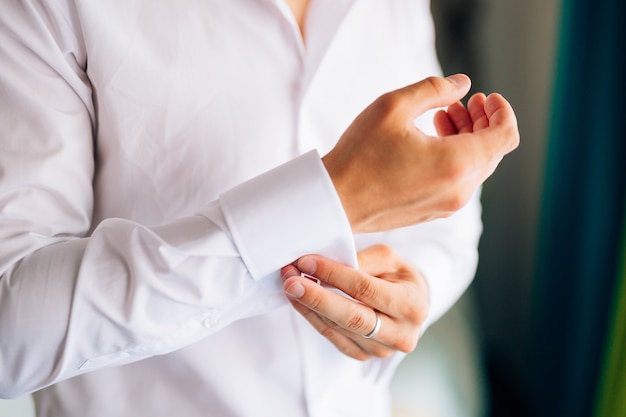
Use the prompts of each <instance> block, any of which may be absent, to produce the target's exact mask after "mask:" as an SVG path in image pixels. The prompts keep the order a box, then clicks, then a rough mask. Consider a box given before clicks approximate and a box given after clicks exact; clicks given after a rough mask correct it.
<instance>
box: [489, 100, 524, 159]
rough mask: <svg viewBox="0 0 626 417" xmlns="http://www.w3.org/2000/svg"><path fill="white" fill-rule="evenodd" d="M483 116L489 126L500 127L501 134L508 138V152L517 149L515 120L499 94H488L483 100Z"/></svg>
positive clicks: (512, 112)
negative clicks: (484, 115) (487, 119)
mask: <svg viewBox="0 0 626 417" xmlns="http://www.w3.org/2000/svg"><path fill="white" fill-rule="evenodd" d="M485 114H486V115H487V117H488V118H489V125H490V126H498V127H500V128H501V129H502V130H503V132H502V134H503V135H504V136H505V137H507V138H509V141H508V148H507V150H508V152H511V151H512V150H513V149H515V148H517V146H518V145H519V131H518V128H517V118H516V117H515V112H514V111H513V108H512V107H511V105H510V104H509V102H508V101H506V100H505V99H504V97H502V96H501V95H500V94H497V93H493V94H489V96H488V97H487V99H486V100H485Z"/></svg>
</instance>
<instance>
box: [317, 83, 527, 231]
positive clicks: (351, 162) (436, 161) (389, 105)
mask: <svg viewBox="0 0 626 417" xmlns="http://www.w3.org/2000/svg"><path fill="white" fill-rule="evenodd" d="M469 88H470V80H469V78H468V77H467V76H465V75H461V74H458V75H454V76H452V77H448V78H438V77H430V78H427V79H425V80H422V81H420V82H418V83H415V84H412V85H409V86H407V87H404V88H401V89H399V90H395V91H392V92H389V93H387V94H384V95H382V96H381V97H379V98H378V99H377V100H375V101H374V102H373V103H372V104H371V105H370V106H368V107H367V108H366V109H365V110H364V111H363V112H362V113H361V114H360V115H359V116H357V118H356V119H355V120H354V122H352V124H351V125H350V126H349V127H348V129H347V130H346V131H345V132H344V133H343V135H342V136H341V138H340V139H339V141H338V142H337V144H336V145H335V147H334V148H333V149H332V150H331V151H330V152H329V153H328V154H326V155H325V156H324V157H323V158H322V160H323V162H324V165H325V167H326V169H327V170H328V173H329V174H330V177H331V179H332V181H333V184H334V185H335V188H336V189H337V192H338V194H339V197H340V199H341V202H342V204H343V206H344V209H345V211H346V214H347V216H348V220H349V221H350V224H351V226H352V230H353V232H354V233H365V232H376V231H383V230H389V229H393V228H397V227H403V226H409V225H413V224H416V223H421V222H426V221H430V220H434V219H437V218H442V217H448V216H450V215H452V214H453V213H454V212H456V211H457V210H459V209H460V208H461V207H463V206H464V205H465V204H466V203H467V202H468V201H469V199H470V197H471V195H472V194H473V193H474V192H475V191H476V189H477V188H478V187H479V186H480V185H481V184H482V183H483V182H484V181H485V180H486V179H487V178H488V177H489V176H490V175H491V174H492V173H493V172H494V171H495V169H496V167H497V166H498V164H499V163H500V161H501V160H502V158H503V157H504V155H506V154H507V153H509V152H511V151H512V150H514V149H515V148H516V147H517V146H518V144H519V133H518V129H517V121H516V118H515V113H514V112H513V109H512V108H511V106H510V105H509V103H508V102H507V101H506V100H505V99H504V98H503V97H502V96H500V95H499V94H491V95H489V96H488V97H485V95H484V94H476V95H474V96H472V97H471V98H470V100H469V102H468V105H467V109H466V108H465V107H464V106H463V105H462V104H461V103H460V102H459V100H460V99H461V98H462V97H463V96H465V95H466V94H467V92H468V91H469ZM443 106H449V107H448V109H447V111H443V110H442V111H440V112H439V113H437V115H436V117H435V127H436V128H437V132H438V133H439V135H440V137H434V136H429V135H426V134H424V133H423V132H422V131H420V130H419V129H417V128H416V127H415V125H414V124H413V121H414V120H415V118H417V117H418V116H419V115H421V114H422V113H424V112H425V111H427V110H430V109H433V108H437V107H443Z"/></svg>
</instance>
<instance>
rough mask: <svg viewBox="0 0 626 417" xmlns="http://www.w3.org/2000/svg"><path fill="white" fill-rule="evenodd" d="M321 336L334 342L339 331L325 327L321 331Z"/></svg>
mask: <svg viewBox="0 0 626 417" xmlns="http://www.w3.org/2000/svg"><path fill="white" fill-rule="evenodd" d="M320 334H321V335H322V336H324V337H325V338H326V339H328V340H330V341H332V340H334V339H335V338H336V337H337V330H335V328H334V327H332V326H325V327H324V328H323V329H321V330H320Z"/></svg>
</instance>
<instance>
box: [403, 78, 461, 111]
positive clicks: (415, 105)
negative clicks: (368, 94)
mask: <svg viewBox="0 0 626 417" xmlns="http://www.w3.org/2000/svg"><path fill="white" fill-rule="evenodd" d="M471 86H472V82H471V80H470V78H469V77H468V76H467V75H465V74H454V75H451V76H449V77H446V78H441V77H428V78H425V79H423V80H421V81H419V82H417V83H415V84H411V85H408V86H406V87H404V88H401V89H399V90H396V91H395V93H396V94H397V95H398V96H400V97H401V98H402V99H403V100H405V103H406V106H407V107H408V108H410V111H409V113H410V114H409V115H410V116H411V117H413V118H415V117H417V116H419V115H421V114H422V113H424V112H426V111H427V110H430V109H434V108H437V107H444V106H448V105H450V104H452V103H455V102H457V101H459V100H461V99H462V98H463V97H464V96H465V95H466V94H467V93H468V92H469V90H470V87H471Z"/></svg>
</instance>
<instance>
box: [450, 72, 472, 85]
mask: <svg viewBox="0 0 626 417" xmlns="http://www.w3.org/2000/svg"><path fill="white" fill-rule="evenodd" d="M446 79H447V80H450V81H452V82H453V83H454V84H456V85H458V86H459V87H467V86H469V85H470V84H471V80H470V79H469V77H468V76H467V75H465V74H454V75H450V76H448V77H446Z"/></svg>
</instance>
